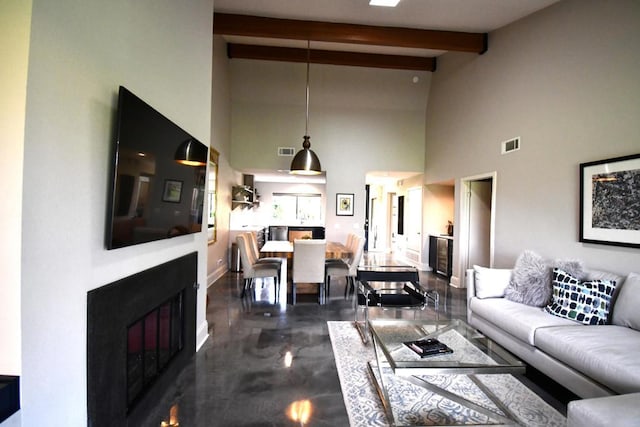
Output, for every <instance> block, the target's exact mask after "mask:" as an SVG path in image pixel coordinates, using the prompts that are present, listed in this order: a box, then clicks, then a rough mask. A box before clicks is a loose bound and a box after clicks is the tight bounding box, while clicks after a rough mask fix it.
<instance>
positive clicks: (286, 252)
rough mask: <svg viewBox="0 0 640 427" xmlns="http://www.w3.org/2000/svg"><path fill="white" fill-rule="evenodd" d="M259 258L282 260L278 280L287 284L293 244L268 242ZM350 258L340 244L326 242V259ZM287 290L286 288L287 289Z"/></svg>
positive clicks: (285, 241) (261, 249)
mask: <svg viewBox="0 0 640 427" xmlns="http://www.w3.org/2000/svg"><path fill="white" fill-rule="evenodd" d="M260 256H261V257H270V258H282V260H283V262H282V267H281V271H280V280H281V282H282V283H287V284H288V279H287V277H289V274H288V273H290V271H291V268H292V266H293V262H292V261H293V242H290V241H288V240H268V241H266V242H265V243H264V245H263V246H262V248H260ZM350 256H351V251H350V250H349V248H347V247H346V246H345V245H343V244H342V243H340V242H327V248H326V249H325V258H326V259H333V258H339V259H346V258H349V257H350ZM287 289H288V287H287Z"/></svg>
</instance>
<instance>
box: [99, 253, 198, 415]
mask: <svg viewBox="0 0 640 427" xmlns="http://www.w3.org/2000/svg"><path fill="white" fill-rule="evenodd" d="M197 271H198V254H197V252H193V253H191V254H188V255H184V256H182V257H180V258H176V259H174V260H171V261H168V262H166V263H164V264H160V265H158V266H155V267H152V268H150V269H148V270H144V271H141V272H139V273H136V274H134V275H132V276H128V277H125V278H123V279H120V280H118V281H116V282H113V283H109V284H107V285H105V286H102V287H99V288H97V289H94V290H91V291H89V292H88V293H87V416H88V422H87V425H89V426H91V427H111V426H114V425H123V426H126V425H129V426H139V425H142V423H143V421H144V420H145V419H146V417H147V415H148V414H149V412H150V411H151V410H152V409H154V408H155V407H156V406H157V405H158V402H159V401H160V399H161V398H162V396H163V395H164V393H165V391H166V389H167V387H169V386H170V385H171V384H172V383H173V382H174V381H175V380H176V378H177V377H178V375H179V374H180V372H181V371H182V370H183V369H184V367H185V366H187V364H188V363H189V361H190V360H191V358H192V357H193V355H194V354H195V347H196V294H197V291H196V288H197Z"/></svg>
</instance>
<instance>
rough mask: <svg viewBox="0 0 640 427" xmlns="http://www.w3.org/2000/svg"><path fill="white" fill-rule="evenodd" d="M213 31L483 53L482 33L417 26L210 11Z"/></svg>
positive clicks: (484, 43)
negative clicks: (424, 28) (307, 19)
mask: <svg viewBox="0 0 640 427" xmlns="http://www.w3.org/2000/svg"><path fill="white" fill-rule="evenodd" d="M213 33H214V34H224V35H235V36H245V37H266V38H278V39H292V40H312V41H322V42H332V43H352V44H366V45H376V46H396V47H408V48H417V49H434V50H444V51H457V52H470V53H479V54H481V53H484V52H486V50H487V47H488V46H487V34H486V33H464V32H456V31H438V30H420V29H414V28H400V27H378V26H371V25H358V24H341V23H334V22H319V21H303V20H293V19H280V18H265V17H260V16H249V15H236V14H228V13H214V15H213Z"/></svg>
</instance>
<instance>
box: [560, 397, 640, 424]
mask: <svg viewBox="0 0 640 427" xmlns="http://www.w3.org/2000/svg"><path fill="white" fill-rule="evenodd" d="M638 420H640V393H629V394H621V395H618V396H607V397H595V398H592V399H582V400H574V401H572V402H569V405H568V406H567V427H583V426H590V427H598V426H603V427H604V426H611V425H615V426H617V427H631V426H637V425H638Z"/></svg>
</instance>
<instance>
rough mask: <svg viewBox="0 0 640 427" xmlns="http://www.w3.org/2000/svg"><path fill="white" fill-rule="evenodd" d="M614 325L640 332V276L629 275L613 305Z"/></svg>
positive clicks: (635, 274)
mask: <svg viewBox="0 0 640 427" xmlns="http://www.w3.org/2000/svg"><path fill="white" fill-rule="evenodd" d="M612 317H613V323H614V324H616V325H620V326H628V327H630V328H633V329H636V330H639V331H640V274H637V273H629V275H628V276H627V279H626V280H625V281H624V285H623V286H622V287H621V288H620V292H619V293H618V296H617V297H616V299H615V302H614V305H613V316H612Z"/></svg>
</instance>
